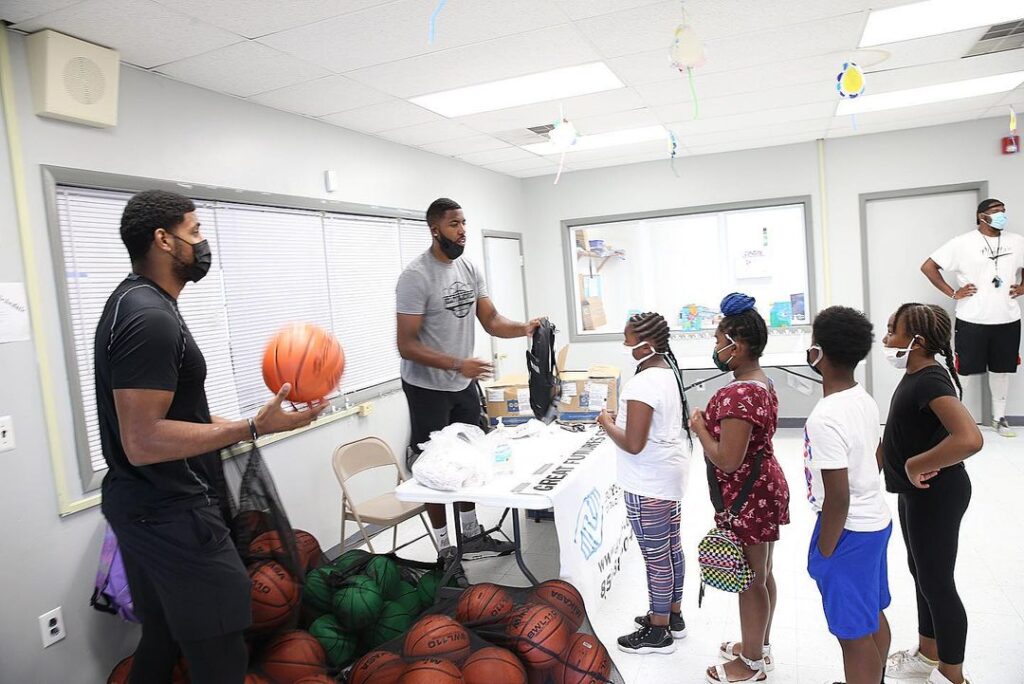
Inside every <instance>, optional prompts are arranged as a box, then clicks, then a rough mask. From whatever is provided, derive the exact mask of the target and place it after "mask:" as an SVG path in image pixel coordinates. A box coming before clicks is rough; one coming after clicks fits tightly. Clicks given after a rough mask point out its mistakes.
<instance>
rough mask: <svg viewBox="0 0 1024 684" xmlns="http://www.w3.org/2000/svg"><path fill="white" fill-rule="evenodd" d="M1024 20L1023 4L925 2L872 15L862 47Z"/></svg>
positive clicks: (1009, 0)
mask: <svg viewBox="0 0 1024 684" xmlns="http://www.w3.org/2000/svg"><path fill="white" fill-rule="evenodd" d="M1020 18H1024V5H1022V4H1021V0H970V1H969V2H968V0H925V2H915V3H914V4H912V5H902V6H900V7H893V8H890V9H884V10H877V11H872V12H871V14H869V15H868V23H867V25H866V26H865V27H864V35H863V36H861V39H860V46H859V47H869V46H871V45H885V44H886V43H898V42H900V41H903V40H913V39H915V38H924V37H925V36H937V35H939V34H942V33H952V32H953V31H963V30H964V29H970V28H976V27H978V26H989V25H991V24H1000V23H1002V22H1004V21H1010V20H1012V19H1020Z"/></svg>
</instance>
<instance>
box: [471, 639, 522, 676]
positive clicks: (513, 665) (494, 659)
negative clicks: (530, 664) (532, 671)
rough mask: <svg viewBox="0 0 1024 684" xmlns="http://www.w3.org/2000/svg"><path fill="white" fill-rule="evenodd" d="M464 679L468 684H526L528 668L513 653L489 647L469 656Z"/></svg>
mask: <svg viewBox="0 0 1024 684" xmlns="http://www.w3.org/2000/svg"><path fill="white" fill-rule="evenodd" d="M462 678H463V679H465V680H466V684H526V668H525V667H523V664H522V663H521V662H519V658H516V657H515V656H514V655H512V652H511V651H507V650H505V649H504V648H498V647H497V646H488V647H487V648H481V649H480V650H479V651H477V652H476V653H474V654H473V655H471V656H469V658H468V659H467V660H466V663H465V664H464V665H463V666H462Z"/></svg>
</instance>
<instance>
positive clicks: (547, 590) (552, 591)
mask: <svg viewBox="0 0 1024 684" xmlns="http://www.w3.org/2000/svg"><path fill="white" fill-rule="evenodd" d="M530 601H531V602H533V603H546V604H548V605H549V606H553V607H554V608H556V609H557V610H558V612H559V613H561V614H562V618H564V619H565V622H566V624H567V625H568V626H569V630H570V631H573V632H575V631H576V630H578V629H579V628H580V626H581V625H582V624H583V621H584V620H585V619H586V617H587V612H586V609H585V608H584V606H583V597H582V596H580V592H578V591H576V587H574V586H572V585H571V584H569V583H568V582H566V581H565V580H558V579H556V580H548V581H547V582H542V583H541V584H540V585H538V586H537V588H535V589H534V590H533V592H532V593H531V594H530Z"/></svg>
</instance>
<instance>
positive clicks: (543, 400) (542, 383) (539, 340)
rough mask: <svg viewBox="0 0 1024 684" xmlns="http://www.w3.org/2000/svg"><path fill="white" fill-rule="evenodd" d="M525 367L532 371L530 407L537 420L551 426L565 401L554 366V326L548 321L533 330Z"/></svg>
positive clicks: (556, 369)
mask: <svg viewBox="0 0 1024 684" xmlns="http://www.w3.org/2000/svg"><path fill="white" fill-rule="evenodd" d="M526 367H527V368H528V369H529V370H530V408H531V409H533V415H534V416H536V417H537V420H542V421H544V423H545V424H547V423H550V422H551V421H553V420H554V419H555V414H556V413H557V410H558V400H559V399H561V398H562V383H561V381H560V380H559V378H558V364H557V363H555V326H554V325H553V324H552V323H551V321H549V320H548V319H546V318H542V319H541V321H540V325H539V326H537V329H536V330H534V331H533V345H532V346H531V348H530V349H527V350H526Z"/></svg>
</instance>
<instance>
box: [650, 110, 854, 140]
mask: <svg viewBox="0 0 1024 684" xmlns="http://www.w3.org/2000/svg"><path fill="white" fill-rule="evenodd" d="M835 110H836V103H835V102H820V103H816V104H805V105H796V106H792V107H779V108H777V109H766V110H764V111H757V112H743V113H740V114H734V115H732V116H720V117H717V118H714V119H705V118H700V119H696V120H690V119H689V118H687V119H684V120H681V121H675V122H671V123H670V124H668V126H669V128H671V129H672V130H673V131H675V133H676V135H677V136H679V137H680V138H681V139H684V140H685V139H687V138H688V137H689V136H691V135H700V134H703V133H718V132H721V131H739V130H745V129H748V128H758V127H761V126H769V125H772V124H781V123H786V122H790V121H810V120H816V119H824V118H829V117H831V116H832V115H833V114H835Z"/></svg>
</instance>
